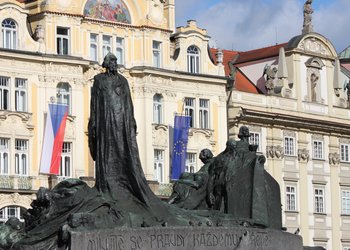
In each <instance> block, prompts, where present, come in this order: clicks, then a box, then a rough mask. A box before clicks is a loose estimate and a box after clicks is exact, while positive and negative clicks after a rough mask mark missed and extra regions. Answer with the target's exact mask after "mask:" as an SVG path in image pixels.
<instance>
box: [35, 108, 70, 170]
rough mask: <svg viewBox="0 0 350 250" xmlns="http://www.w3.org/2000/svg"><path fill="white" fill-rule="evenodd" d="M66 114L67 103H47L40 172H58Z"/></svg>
mask: <svg viewBox="0 0 350 250" xmlns="http://www.w3.org/2000/svg"><path fill="white" fill-rule="evenodd" d="M67 116H68V106H67V105H65V104H49V111H48V113H47V117H46V126H45V132H44V142H43V150H42V155H41V162H40V163H41V164H40V173H43V174H55V175H58V174H59V170H60V162H61V153H62V145H63V138H64V130H65V128H66V120H67Z"/></svg>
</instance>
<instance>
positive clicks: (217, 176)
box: [168, 126, 282, 229]
mask: <svg viewBox="0 0 350 250" xmlns="http://www.w3.org/2000/svg"><path fill="white" fill-rule="evenodd" d="M249 136H250V133H249V129H248V127H246V126H242V127H240V129H239V134H238V138H239V139H240V140H239V141H236V140H234V139H229V140H228V141H227V143H226V149H225V150H224V151H223V152H222V153H220V154H219V155H218V156H216V157H213V154H212V152H211V151H210V150H209V149H203V150H202V151H201V153H200V156H199V158H200V160H201V161H202V162H203V163H204V165H203V167H202V168H201V169H200V170H199V171H198V172H196V173H183V174H182V175H181V177H180V179H179V180H178V181H176V182H175V184H174V186H173V193H172V194H171V196H170V198H169V201H168V202H169V203H170V204H174V205H176V206H178V207H180V208H184V209H189V210H199V209H208V210H219V211H221V212H223V213H226V214H231V215H233V217H235V218H241V219H246V220H247V221H251V222H253V224H259V225H261V226H264V227H272V228H276V229H280V228H281V225H282V224H281V223H282V222H281V203H280V190H279V185H278V183H277V182H276V181H275V180H274V179H273V178H272V177H271V176H270V175H269V174H268V173H267V172H266V171H265V170H264V163H265V161H266V158H265V156H263V155H257V154H256V150H257V148H258V145H252V144H249Z"/></svg>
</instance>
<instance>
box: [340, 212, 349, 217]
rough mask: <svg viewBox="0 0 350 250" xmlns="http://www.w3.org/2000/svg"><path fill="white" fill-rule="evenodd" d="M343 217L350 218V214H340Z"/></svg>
mask: <svg viewBox="0 0 350 250" xmlns="http://www.w3.org/2000/svg"><path fill="white" fill-rule="evenodd" d="M340 216H341V217H347V218H350V213H349V214H340Z"/></svg>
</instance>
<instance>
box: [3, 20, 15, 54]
mask: <svg viewBox="0 0 350 250" xmlns="http://www.w3.org/2000/svg"><path fill="white" fill-rule="evenodd" d="M2 44H3V47H4V48H5V49H16V48H17V25H16V22H15V21H14V20H12V19H9V18H8V19H5V20H4V21H2Z"/></svg>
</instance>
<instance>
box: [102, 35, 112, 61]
mask: <svg viewBox="0 0 350 250" xmlns="http://www.w3.org/2000/svg"><path fill="white" fill-rule="evenodd" d="M111 51H112V37H111V36H103V37H102V52H103V57H105V56H106V55H107V54H108V52H111Z"/></svg>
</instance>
